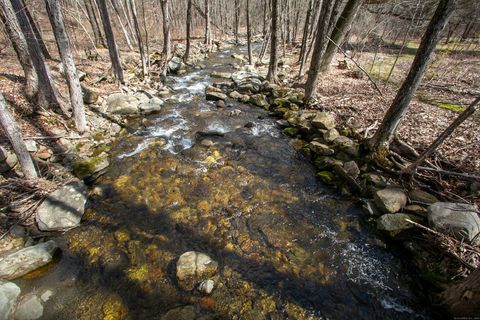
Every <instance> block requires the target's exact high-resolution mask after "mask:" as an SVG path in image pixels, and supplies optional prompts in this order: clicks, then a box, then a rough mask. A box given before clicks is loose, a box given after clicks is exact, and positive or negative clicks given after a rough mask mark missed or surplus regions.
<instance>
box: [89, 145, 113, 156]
mask: <svg viewBox="0 0 480 320" xmlns="http://www.w3.org/2000/svg"><path fill="white" fill-rule="evenodd" d="M109 148H110V145H108V144H104V145H101V146H98V147H96V148H95V149H93V151H92V155H93V156H94V157H98V156H99V155H100V154H102V153H103V152H105V151H107V150H109Z"/></svg>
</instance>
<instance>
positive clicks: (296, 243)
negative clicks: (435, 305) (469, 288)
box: [22, 50, 429, 319]
mask: <svg viewBox="0 0 480 320" xmlns="http://www.w3.org/2000/svg"><path fill="white" fill-rule="evenodd" d="M236 52H238V50H236ZM231 53H232V51H228V50H227V51H223V52H221V53H217V54H214V55H212V57H211V58H210V59H208V60H207V61H205V64H206V66H207V68H205V69H203V70H200V71H193V72H191V73H188V74H186V75H182V76H176V77H170V78H169V79H168V84H169V85H170V86H171V87H172V88H173V89H174V90H175V95H174V96H173V98H172V99H171V100H169V101H168V102H167V103H166V105H165V106H164V108H163V109H162V111H161V112H160V113H158V114H155V115H152V116H150V117H148V118H147V120H146V121H143V122H139V123H138V124H137V126H136V131H135V133H134V134H129V135H125V136H123V137H121V138H120V139H118V142H117V144H116V145H115V146H114V147H113V149H112V155H111V161H110V162H111V165H110V168H109V172H107V174H106V175H104V176H103V177H101V178H100V179H99V181H97V184H96V187H97V194H96V195H92V197H91V198H90V200H89V209H88V210H87V213H86V214H85V217H84V221H83V223H82V226H81V227H79V228H77V229H75V230H72V231H70V232H68V233H66V234H64V235H62V236H60V237H58V238H57V241H58V242H59V243H60V244H61V246H62V249H63V250H62V252H63V253H62V256H61V257H59V258H58V261H57V262H56V264H54V265H51V266H50V267H49V268H47V270H44V271H43V272H42V275H41V276H39V277H35V276H30V278H31V279H24V280H22V281H25V284H24V285H25V286H27V285H28V286H29V287H31V288H32V287H33V288H34V289H35V291H37V292H39V293H40V294H41V293H42V292H44V291H45V290H46V289H49V290H51V291H52V292H53V294H52V296H51V298H50V300H49V301H48V303H47V304H46V306H45V313H44V318H45V319H347V318H350V319H415V318H422V319H425V318H429V315H428V311H426V310H424V309H423V307H422V303H421V301H420V300H419V298H418V297H416V296H415V295H414V294H413V290H414V289H412V288H413V287H412V283H413V281H412V279H410V278H409V276H408V274H407V272H406V271H405V269H404V268H403V267H402V264H401V261H400V258H398V257H395V256H393V255H392V254H391V253H389V252H388V251H387V250H385V249H382V248H380V247H378V246H375V245H374V244H372V243H374V242H375V241H374V236H373V235H372V233H371V231H368V230H366V229H367V227H366V226H365V225H364V224H363V223H362V222H361V221H362V211H361V210H360V209H359V208H358V207H357V206H356V205H355V203H354V202H352V201H351V200H348V199H344V198H342V197H340V196H338V195H337V194H335V193H334V192H333V191H331V190H329V189H328V187H325V186H324V185H322V184H321V183H320V182H319V181H318V180H317V179H316V178H315V169H314V167H313V166H312V165H311V164H310V162H309V161H308V160H307V159H306V158H304V157H303V156H302V154H301V153H299V152H298V149H299V142H298V141H296V140H292V139H289V138H287V137H286V136H284V135H283V134H282V132H281V130H280V129H279V128H278V127H277V126H276V125H275V120H274V119H272V118H269V117H268V115H267V114H266V112H265V111H263V110H261V109H259V108H255V107H252V106H249V105H245V104H241V103H237V102H234V101H228V102H227V105H229V106H228V107H226V108H223V109H218V108H217V107H216V106H215V105H214V104H213V103H210V102H207V101H206V100H205V99H204V94H203V92H204V89H205V87H206V86H207V85H208V84H211V83H212V82H213V80H212V79H211V78H210V76H209V74H210V73H211V72H212V71H232V70H231V67H230V66H229V64H230V63H233V62H234V61H233V59H231V58H230V54H231ZM235 110H240V111H241V112H240V113H239V112H238V111H235ZM232 111H233V112H232ZM205 140H210V141H205ZM212 143H213V144H212ZM98 190H100V191H101V192H100V191H98ZM190 250H196V251H200V252H204V253H206V254H208V255H210V256H211V257H212V258H213V259H215V260H216V261H217V262H218V263H219V270H218V272H217V274H216V276H215V277H214V278H213V280H214V281H215V290H214V291H213V293H212V294H211V295H209V296H206V295H204V294H200V293H199V292H197V291H192V292H186V291H183V290H181V289H180V288H179V286H178V284H177V282H176V277H175V263H176V260H177V259H178V257H179V256H180V255H181V254H182V253H183V252H186V251H190ZM172 309H174V311H171V310H172ZM168 311H170V313H169V314H168V315H165V314H166V313H167V312H168ZM162 317H163V318H162Z"/></svg>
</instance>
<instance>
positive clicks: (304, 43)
mask: <svg viewBox="0 0 480 320" xmlns="http://www.w3.org/2000/svg"><path fill="white" fill-rule="evenodd" d="M312 10H313V0H310V1H309V2H308V8H307V15H306V18H305V25H304V27H303V37H302V46H301V47H300V55H299V56H298V62H300V69H299V71H298V76H299V77H301V76H303V67H304V66H305V62H306V60H307V51H308V48H307V46H308V35H309V34H310V30H309V28H310V25H311V24H312V21H311V20H312Z"/></svg>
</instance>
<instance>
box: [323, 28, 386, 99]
mask: <svg viewBox="0 0 480 320" xmlns="http://www.w3.org/2000/svg"><path fill="white" fill-rule="evenodd" d="M327 39H328V40H329V41H330V42H331V43H333V45H334V46H335V47H337V49H338V50H340V52H341V53H343V55H344V56H345V57H347V58H348V59H350V60H352V62H353V63H354V64H355V65H356V66H357V67H358V68H359V69H360V70H361V71H362V72H363V73H365V75H366V76H367V77H368V80H370V82H371V83H372V84H373V86H374V87H375V89H376V90H377V91H378V93H379V94H380V95H381V96H382V97H383V93H382V91H381V90H380V88H379V87H378V86H377V83H376V82H375V81H374V80H373V79H372V77H370V74H368V72H367V71H366V70H365V69H363V68H362V66H361V65H359V64H358V62H357V61H355V59H353V58H352V57H350V56H349V55H348V54H347V53H346V52H345V51H344V50H343V49H342V48H340V46H339V45H338V44H336V43H335V41H333V40H332V39H330V37H328V36H327Z"/></svg>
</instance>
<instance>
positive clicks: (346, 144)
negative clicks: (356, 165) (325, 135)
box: [333, 136, 359, 157]
mask: <svg viewBox="0 0 480 320" xmlns="http://www.w3.org/2000/svg"><path fill="white" fill-rule="evenodd" d="M333 144H334V145H335V146H336V147H337V149H338V150H339V151H343V152H344V153H346V154H347V155H349V156H352V157H358V155H359V146H358V143H356V142H355V141H353V140H352V139H350V138H348V137H345V136H339V137H338V138H336V139H335V140H334V141H333Z"/></svg>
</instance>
